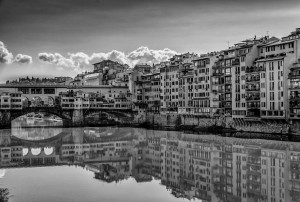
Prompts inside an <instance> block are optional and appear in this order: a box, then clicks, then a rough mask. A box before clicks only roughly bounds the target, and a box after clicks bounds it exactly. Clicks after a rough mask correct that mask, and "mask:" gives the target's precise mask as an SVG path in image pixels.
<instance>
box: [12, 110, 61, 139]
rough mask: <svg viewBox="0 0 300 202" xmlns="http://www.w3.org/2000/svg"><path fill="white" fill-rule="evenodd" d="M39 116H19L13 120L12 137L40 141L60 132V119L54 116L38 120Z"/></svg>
mask: <svg viewBox="0 0 300 202" xmlns="http://www.w3.org/2000/svg"><path fill="white" fill-rule="evenodd" d="M39 116H42V114H38V115H34V114H32V115H31V116H30V117H27V116H21V117H18V118H17V119H15V120H13V121H12V123H11V126H12V129H11V133H12V135H14V136H16V137H19V138H21V139H31V140H40V139H47V138H51V137H54V136H56V135H57V134H59V133H61V132H62V128H61V126H62V120H61V119H60V118H58V117H54V116H48V117H46V118H39ZM56 127H57V128H56Z"/></svg>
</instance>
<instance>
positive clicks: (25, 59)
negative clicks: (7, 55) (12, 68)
mask: <svg viewBox="0 0 300 202" xmlns="http://www.w3.org/2000/svg"><path fill="white" fill-rule="evenodd" d="M14 62H15V63H18V64H30V63H32V57H31V56H29V55H23V54H18V55H16V57H15V59H14Z"/></svg>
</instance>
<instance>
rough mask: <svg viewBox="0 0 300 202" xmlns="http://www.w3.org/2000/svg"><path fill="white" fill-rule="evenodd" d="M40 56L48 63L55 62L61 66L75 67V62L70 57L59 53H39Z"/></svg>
mask: <svg viewBox="0 0 300 202" xmlns="http://www.w3.org/2000/svg"><path fill="white" fill-rule="evenodd" d="M38 58H39V59H40V60H41V61H43V62H46V63H50V64H55V65H57V66H59V67H61V68H71V67H75V63H74V61H73V60H72V59H70V58H65V57H63V56H62V55H61V54H59V53H54V54H53V53H39V54H38Z"/></svg>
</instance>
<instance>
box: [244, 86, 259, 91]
mask: <svg viewBox="0 0 300 202" xmlns="http://www.w3.org/2000/svg"><path fill="white" fill-rule="evenodd" d="M246 91H260V88H259V87H258V88H257V87H254V88H246Z"/></svg>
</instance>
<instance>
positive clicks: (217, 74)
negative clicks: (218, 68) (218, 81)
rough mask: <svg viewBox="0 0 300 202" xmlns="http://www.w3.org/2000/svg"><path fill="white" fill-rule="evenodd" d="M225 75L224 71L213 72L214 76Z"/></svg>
mask: <svg viewBox="0 0 300 202" xmlns="http://www.w3.org/2000/svg"><path fill="white" fill-rule="evenodd" d="M223 75H224V73H222V72H214V73H213V74H212V76H223Z"/></svg>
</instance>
